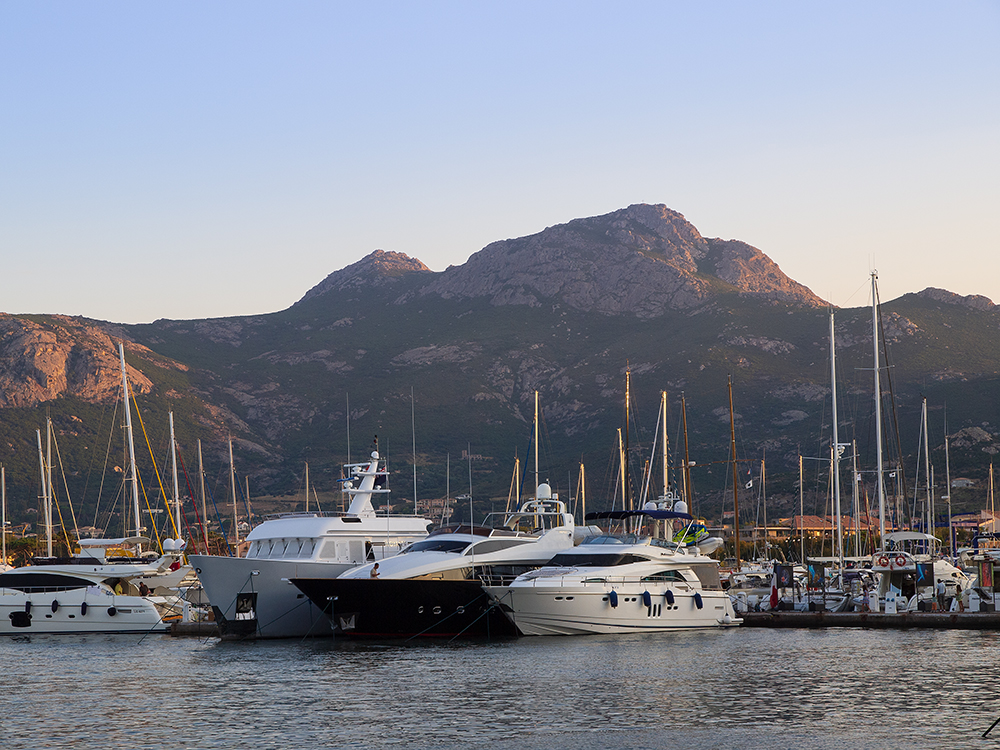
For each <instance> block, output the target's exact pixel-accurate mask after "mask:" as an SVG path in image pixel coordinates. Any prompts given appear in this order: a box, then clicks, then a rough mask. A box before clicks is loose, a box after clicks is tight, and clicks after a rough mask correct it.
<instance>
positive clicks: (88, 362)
mask: <svg viewBox="0 0 1000 750" xmlns="http://www.w3.org/2000/svg"><path fill="white" fill-rule="evenodd" d="M125 348H126V350H128V351H129V352H134V353H138V354H140V356H144V357H145V356H152V352H150V351H149V349H147V348H146V347H145V346H141V345H139V344H134V343H131V342H127V343H126V344H125ZM126 371H127V372H128V377H129V385H130V387H131V388H132V389H133V390H134V391H135V392H137V393H148V392H149V391H151V390H152V388H153V383H152V381H150V380H149V378H147V377H146V376H145V375H143V374H142V373H141V372H139V370H137V369H135V368H134V367H132V366H131V365H129V364H126ZM121 382H122V380H121V363H120V360H119V358H118V342H117V340H115V339H114V338H112V336H111V335H109V333H108V332H107V331H106V330H104V328H103V327H101V326H100V325H98V324H96V323H93V322H90V321H85V320H83V319H79V318H71V317H69V316H64V315H52V316H47V317H46V318H44V319H41V320H39V319H28V318H23V317H14V316H11V315H7V314H0V407H31V406H36V405H37V404H39V403H40V402H42V401H51V400H53V399H56V398H59V397H66V396H74V397H77V398H80V399H83V400H84V401H90V402H99V401H106V400H111V399H114V398H116V397H117V396H118V395H119V393H120V391H121Z"/></svg>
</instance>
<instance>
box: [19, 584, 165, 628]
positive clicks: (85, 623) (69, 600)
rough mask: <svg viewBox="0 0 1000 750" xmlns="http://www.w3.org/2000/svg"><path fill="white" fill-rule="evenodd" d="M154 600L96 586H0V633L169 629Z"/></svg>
mask: <svg viewBox="0 0 1000 750" xmlns="http://www.w3.org/2000/svg"><path fill="white" fill-rule="evenodd" d="M169 627H170V626H169V624H168V623H165V622H163V619H162V618H161V616H160V612H159V610H157V608H156V606H155V605H154V604H153V602H152V601H150V600H149V599H146V598H144V597H139V596H118V595H114V596H111V595H108V594H106V593H104V592H103V591H95V590H94V589H85V588H82V589H73V590H69V591H51V592H45V593H30V594H29V593H25V592H23V591H18V590H16V589H0V635H33V634H65V635H69V634H83V633H151V632H157V631H167V630H169Z"/></svg>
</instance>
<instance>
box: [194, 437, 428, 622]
mask: <svg viewBox="0 0 1000 750" xmlns="http://www.w3.org/2000/svg"><path fill="white" fill-rule="evenodd" d="M345 468H346V469H347V472H348V477H349V480H348V481H347V482H346V483H345V484H344V491H345V492H346V493H347V494H348V495H350V496H351V505H350V507H349V508H348V510H347V512H346V513H345V514H343V515H337V516H321V515H319V514H316V513H303V514H290V515H285V516H281V517H278V518H275V519H272V520H269V521H265V522H264V523H262V524H260V525H259V526H257V527H255V528H254V529H253V530H251V532H250V534H249V535H248V536H247V541H248V542H249V548H248V550H247V556H246V557H222V556H216V555H191V556H190V558H189V559H190V561H191V564H192V565H194V568H195V571H196V572H197V573H198V577H199V578H200V579H201V582H202V585H203V586H204V589H205V594H206V596H207V597H208V599H209V601H210V602H211V603H212V611H213V612H214V614H215V620H216V622H217V623H218V626H219V632H220V635H221V637H222V638H223V639H224V640H242V639H247V638H250V639H252V638H302V637H305V636H329V635H330V620H329V618H328V617H327V616H326V615H325V614H324V613H323V611H322V608H317V607H315V606H313V605H312V604H311V603H310V602H309V600H308V599H307V598H306V596H305V594H303V593H302V592H301V591H299V590H298V589H297V588H295V586H293V585H292V584H291V579H293V578H297V577H302V576H315V577H331V578H335V577H336V576H338V575H340V574H341V573H343V572H344V571H346V570H349V569H350V568H353V567H356V566H358V565H362V564H364V563H365V562H368V561H379V562H382V561H385V560H386V559H387V558H390V557H391V556H392V555H395V554H396V553H398V552H399V551H400V549H402V548H403V547H405V546H406V545H408V544H410V543H412V542H414V541H417V540H419V539H423V538H424V537H426V536H427V528H428V527H429V526H430V523H431V522H430V521H428V520H427V519H425V518H420V517H418V516H392V515H384V514H383V515H379V514H377V513H376V512H375V508H374V506H373V504H372V497H373V496H374V495H378V494H384V493H387V492H389V490H388V489H387V488H385V487H384V484H385V480H386V477H387V475H388V472H387V471H386V469H385V463H384V461H381V459H380V457H379V454H378V451H377V450H376V451H373V452H372V454H371V458H370V460H369V461H367V462H366V463H360V464H348V465H347V466H346V467H345ZM355 482H357V486H356V487H355V486H354V483H355Z"/></svg>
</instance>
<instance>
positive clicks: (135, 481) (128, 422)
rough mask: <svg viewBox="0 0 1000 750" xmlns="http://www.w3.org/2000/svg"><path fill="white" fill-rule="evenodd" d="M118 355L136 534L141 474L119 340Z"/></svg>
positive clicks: (138, 532)
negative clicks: (133, 435)
mask: <svg viewBox="0 0 1000 750" xmlns="http://www.w3.org/2000/svg"><path fill="white" fill-rule="evenodd" d="M118 356H119V358H120V359H121V364H122V393H123V394H124V397H125V435H126V437H127V438H128V461H129V468H130V472H129V474H130V475H131V478H132V513H134V514H135V535H136V536H141V535H142V528H141V527H140V526H139V474H138V471H137V470H136V465H135V441H134V440H133V439H132V409H131V408H130V406H129V401H131V398H130V396H129V392H128V375H127V374H126V372H125V345H124V344H123V343H121V342H118Z"/></svg>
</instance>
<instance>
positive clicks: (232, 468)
mask: <svg viewBox="0 0 1000 750" xmlns="http://www.w3.org/2000/svg"><path fill="white" fill-rule="evenodd" d="M229 486H230V488H232V491H233V539H234V540H235V541H234V543H233V554H234V556H235V557H239V556H240V525H239V516H238V515H237V513H236V465H235V464H234V463H233V437H232V435H230V436H229Z"/></svg>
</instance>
